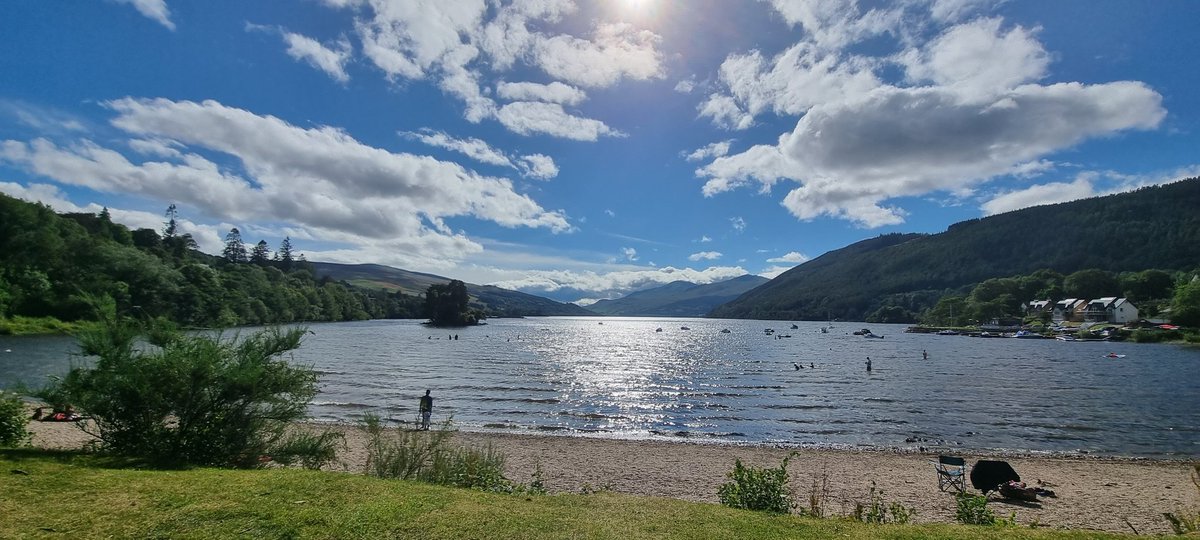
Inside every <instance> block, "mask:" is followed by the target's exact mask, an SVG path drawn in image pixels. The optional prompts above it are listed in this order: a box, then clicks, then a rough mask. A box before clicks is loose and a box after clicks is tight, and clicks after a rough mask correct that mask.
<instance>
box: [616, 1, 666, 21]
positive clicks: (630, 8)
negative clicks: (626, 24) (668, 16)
mask: <svg viewBox="0 0 1200 540" xmlns="http://www.w3.org/2000/svg"><path fill="white" fill-rule="evenodd" d="M613 4H615V5H616V7H617V11H618V12H619V13H620V14H621V15H622V16H624V17H629V18H634V19H640V18H644V17H647V16H649V15H652V14H653V12H654V11H655V9H656V8H657V7H658V6H657V4H658V1H657V0H616V1H615V2H613Z"/></svg>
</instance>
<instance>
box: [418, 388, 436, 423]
mask: <svg viewBox="0 0 1200 540" xmlns="http://www.w3.org/2000/svg"><path fill="white" fill-rule="evenodd" d="M420 411H421V429H424V430H428V429H429V417H430V415H432V414H433V396H430V395H429V390H426V391H425V395H424V396H421V405H420Z"/></svg>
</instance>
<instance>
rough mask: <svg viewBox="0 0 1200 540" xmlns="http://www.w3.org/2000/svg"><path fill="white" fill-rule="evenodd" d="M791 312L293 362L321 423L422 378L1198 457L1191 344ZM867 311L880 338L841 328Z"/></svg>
mask: <svg viewBox="0 0 1200 540" xmlns="http://www.w3.org/2000/svg"><path fill="white" fill-rule="evenodd" d="M791 324H792V323H790V322H783V321H753V320H751V321H747V320H721V319H670V318H608V317H604V318H600V317H582V318H574V317H562V318H558V317H553V318H528V319H492V320H489V321H488V324H487V325H485V326H478V327H471V328H459V329H434V328H427V327H425V326H422V325H421V324H419V323H418V322H417V321H364V322H352V323H333V324H313V325H311V326H309V328H310V329H311V330H312V331H313V332H314V333H315V334H312V335H308V336H307V338H306V339H305V342H304V345H303V346H302V347H301V348H300V349H299V350H297V351H295V352H294V355H293V358H294V361H295V362H299V363H303V364H309V365H312V366H313V367H315V368H316V370H317V371H318V373H320V393H319V395H318V396H317V397H316V399H315V400H314V402H313V404H312V406H311V412H312V415H313V416H314V417H315V418H316V419H318V420H322V421H354V420H356V419H357V418H359V417H360V416H361V415H362V414H363V413H365V412H369V411H370V412H376V413H378V414H380V415H382V416H384V417H387V418H390V419H392V420H393V421H398V422H412V421H413V420H414V418H415V416H416V408H417V399H418V397H419V396H420V395H421V394H423V393H424V391H425V389H430V390H432V394H433V396H434V398H435V399H436V401H435V410H434V412H435V414H434V420H435V422H437V421H442V420H445V419H447V418H449V417H451V416H452V417H453V421H454V424H455V425H456V426H458V427H459V428H461V429H466V430H476V431H478V430H496V431H510V432H539V433H550V434H563V435H580V436H600V437H615V438H666V439H683V440H693V441H713V442H733V443H765V444H783V445H806V446H834V447H900V448H916V447H919V446H924V447H932V448H944V447H951V448H957V449H963V450H988V451H1033V452H1064V453H1076V452H1087V453H1091V454H1100V455H1114V456H1143V457H1159V458H1164V457H1176V458H1182V457H1197V456H1200V385H1197V376H1198V374H1200V349H1197V348H1194V347H1185V346H1180V345H1171V344H1134V343H1105V342H1076V343H1067V342H1059V341H1055V340H1040V339H1039V340H1027V339H981V338H970V337H964V336H937V335H933V334H905V333H903V330H904V326H901V325H881V324H870V325H867V324H863V323H844V322H837V323H834V325H835V326H834V328H833V329H832V330H830V331H829V333H821V332H820V328H821V327H822V326H825V325H826V324H825V323H818V322H798V323H796V324H797V325H798V328H797V329H791V328H790V325H791ZM685 326H686V327H688V328H689V329H688V330H683V329H681V327H685ZM864 326H866V327H869V328H871V329H872V330H873V331H874V332H875V333H876V334H882V335H884V336H885V338H884V339H867V338H863V337H861V336H855V335H851V332H852V331H854V330H857V329H859V328H862V327H864ZM658 328H661V329H662V331H661V332H657V331H656V329H658ZM766 328H773V329H774V330H775V331H776V335H790V336H791V337H787V338H776V337H773V336H770V335H766V334H764V329H766ZM722 329H729V330H730V332H729V333H722V332H721V330H722ZM243 331H247V330H243ZM454 335H457V336H458V339H457V340H456V339H453V336H454ZM75 350H76V348H75V345H74V342H73V341H72V340H71V339H69V338H64V337H46V336H38V337H12V336H0V386H8V385H11V384H13V383H15V382H17V381H23V382H26V383H31V384H40V383H41V382H42V381H44V380H45V377H46V375H48V374H56V373H62V372H64V371H65V370H66V369H68V367H69V366H70V365H71V363H72V362H81V361H84V360H85V359H82V358H80V357H78V356H73V353H74V351H75ZM922 351H927V352H928V355H929V358H928V359H923V358H922ZM1109 352H1115V353H1117V354H1124V355H1126V356H1125V357H1124V358H1119V359H1111V358H1107V357H1106V356H1105V355H1107V354H1108V353H1109ZM867 357H870V358H871V361H872V371H871V372H869V373H868V372H867V371H866V369H865V361H866V359H867ZM794 362H795V363H798V364H802V365H803V367H804V369H802V370H797V369H795V367H794V366H793V363H794ZM810 365H811V366H812V367H810Z"/></svg>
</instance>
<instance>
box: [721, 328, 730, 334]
mask: <svg viewBox="0 0 1200 540" xmlns="http://www.w3.org/2000/svg"><path fill="white" fill-rule="evenodd" d="M721 333H722V334H728V333H729V329H728V328H722V329H721Z"/></svg>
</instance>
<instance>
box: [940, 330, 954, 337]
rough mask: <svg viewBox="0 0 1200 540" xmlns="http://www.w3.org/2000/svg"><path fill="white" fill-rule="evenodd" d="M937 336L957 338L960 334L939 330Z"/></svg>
mask: <svg viewBox="0 0 1200 540" xmlns="http://www.w3.org/2000/svg"><path fill="white" fill-rule="evenodd" d="M937 335H939V336H957V335H958V332H956V331H954V330H938V333H937Z"/></svg>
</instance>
